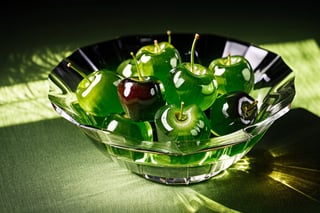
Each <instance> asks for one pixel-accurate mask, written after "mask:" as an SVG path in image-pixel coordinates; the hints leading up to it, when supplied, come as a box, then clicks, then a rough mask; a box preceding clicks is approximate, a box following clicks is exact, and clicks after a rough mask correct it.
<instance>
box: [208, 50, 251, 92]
mask: <svg viewBox="0 0 320 213" xmlns="http://www.w3.org/2000/svg"><path fill="white" fill-rule="evenodd" d="M208 67H209V69H210V70H212V71H213V72H214V75H215V77H216V79H217V82H218V93H219V94H225V93H230V92H236V91H244V92H246V93H250V91H251V90H252V89H253V87H254V72H253V69H252V67H251V65H250V63H249V61H248V60H247V59H246V58H245V57H244V56H240V55H231V56H227V57H224V58H217V59H214V60H213V61H211V63H210V64H209V66H208Z"/></svg>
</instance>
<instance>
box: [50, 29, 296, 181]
mask: <svg viewBox="0 0 320 213" xmlns="http://www.w3.org/2000/svg"><path fill="white" fill-rule="evenodd" d="M200 36H201V37H200V39H199V40H198V41H197V46H196V52H195V61H196V62H197V63H201V64H203V65H205V66H208V65H209V62H210V61H211V60H212V59H213V58H218V57H224V56H226V55H227V54H231V55H242V56H244V57H245V58H246V59H248V61H249V62H250V64H251V65H252V68H253V69H254V72H255V75H254V79H255V84H254V89H253V91H252V92H251V93H250V95H251V96H252V97H254V98H255V99H256V100H258V109H259V112H258V116H257V118H256V120H255V122H254V123H253V124H252V125H250V126H247V127H246V128H243V129H240V130H237V131H235V132H232V133H230V134H227V135H223V136H214V137H211V138H210V139H208V140H205V141H201V143H199V141H196V140H195V141H176V142H173V141H135V140H133V139H130V138H128V137H126V135H116V134H114V133H112V132H109V131H107V130H104V129H102V128H100V127H99V122H100V123H101V120H103V118H100V117H95V116H91V115H89V114H88V113H86V112H85V111H84V110H83V109H82V108H81V107H80V106H79V104H78V101H77V98H76V95H75V91H76V88H77V85H78V83H79V82H80V81H81V80H82V77H81V76H80V75H79V74H78V73H77V72H75V71H74V70H72V69H70V68H68V66H67V64H68V63H72V64H74V65H75V66H77V67H79V68H81V69H82V70H84V71H85V72H86V73H87V74H89V73H90V72H93V71H95V70H100V69H104V68H107V69H110V70H115V69H116V67H117V66H118V65H119V64H120V63H121V62H123V61H124V60H125V59H127V58H128V56H129V53H130V52H135V51H137V50H138V49H139V48H140V47H142V46H144V45H148V44H152V43H153V42H154V40H155V39H156V40H158V41H165V40H167V39H168V38H167V35H166V34H152V35H149V34H142V35H126V36H120V37H117V38H114V39H111V40H107V41H102V42H98V43H95V44H92V45H87V46H84V47H81V48H78V49H77V50H75V51H74V52H73V53H71V54H70V55H69V56H68V57H66V58H64V59H63V60H62V61H61V62H60V63H59V64H57V66H56V67H55V68H54V69H53V70H52V71H51V72H50V74H49V76H48V80H49V83H50V88H49V93H48V98H49V100H50V102H51V103H52V106H53V109H54V110H55V111H56V112H57V113H58V114H59V115H61V116H62V117H63V118H65V119H66V120H68V121H70V122H71V123H73V124H75V125H76V126H78V127H79V128H80V130H81V131H82V132H83V133H85V134H86V135H87V136H88V137H89V138H90V139H92V141H94V142H95V143H96V144H98V145H99V147H100V148H101V147H103V149H102V150H103V152H105V153H106V154H107V155H108V156H111V157H112V159H113V160H114V161H115V162H117V163H118V164H119V166H122V167H124V168H126V169H128V170H129V171H131V172H133V173H135V174H138V175H139V176H142V177H144V178H146V179H148V180H151V181H155V182H158V183H162V184H168V185H177V184H182V185H188V184H193V183H198V182H202V181H205V180H208V179H210V178H211V177H213V176H215V175H217V174H219V173H220V172H222V171H223V170H226V169H228V168H229V167H230V166H231V165H233V164H234V163H236V162H237V161H238V160H239V159H241V158H242V157H243V156H244V155H246V154H247V153H248V152H249V151H250V150H251V149H252V148H253V147H254V146H255V144H256V143H257V142H258V141H259V140H260V139H261V137H263V135H264V134H265V133H266V131H267V130H268V128H269V127H270V126H271V125H272V124H273V123H274V121H276V120H277V119H279V118H280V117H281V116H282V115H284V114H285V113H287V112H288V111H289V110H290V105H291V102H292V100H293V99H294V96H295V88H294V74H293V71H292V70H291V69H290V67H288V65H287V64H286V63H285V62H284V61H283V60H282V58H281V56H279V55H277V54H275V53H273V52H270V51H268V50H266V49H263V48H261V47H259V46H258V45H254V44H252V43H249V42H244V41H240V40H237V39H234V38H227V37H224V36H219V35H214V34H200ZM171 37H172V40H171V43H172V44H173V45H174V46H175V47H176V48H177V49H178V50H179V52H180V53H181V57H182V60H184V61H188V60H189V58H190V42H192V40H193V38H194V34H192V33H176V34H173V35H172V36H171Z"/></svg>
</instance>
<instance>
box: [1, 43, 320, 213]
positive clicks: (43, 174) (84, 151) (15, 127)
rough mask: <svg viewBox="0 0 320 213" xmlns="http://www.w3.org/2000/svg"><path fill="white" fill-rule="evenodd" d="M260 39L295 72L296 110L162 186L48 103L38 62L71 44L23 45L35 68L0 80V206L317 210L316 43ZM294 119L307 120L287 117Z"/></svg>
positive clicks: (8, 208)
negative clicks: (253, 140)
mask: <svg viewBox="0 0 320 213" xmlns="http://www.w3.org/2000/svg"><path fill="white" fill-rule="evenodd" d="M262 46H263V47H265V48H267V49H269V50H271V51H274V52H276V53H278V54H280V55H281V56H282V57H283V59H284V60H285V61H286V62H287V63H288V65H289V66H290V67H291V68H292V69H293V71H294V72H295V74H296V81H295V83H296V91H297V95H296V98H295V99H294V102H293V104H292V107H293V109H292V110H291V111H290V112H289V113H288V114H287V115H285V116H284V117H283V118H281V119H280V120H279V121H277V122H276V123H275V124H274V125H273V126H272V127H271V128H270V131H268V133H267V134H266V135H265V137H264V138H263V139H262V140H261V141H260V142H259V143H258V145H257V147H255V148H254V150H252V151H250V153H249V154H248V155H247V156H246V157H244V158H243V159H242V160H240V161H239V162H238V163H237V164H235V165H234V166H232V167H231V168H230V169H228V170H227V171H226V172H224V173H222V174H220V175H218V176H216V177H214V178H212V179H210V180H209V181H206V182H203V183H199V184H195V185H190V186H165V185H160V184H157V183H153V182H150V181H148V180H145V179H143V178H141V177H139V176H137V175H135V174H132V173H130V172H129V171H127V170H126V169H124V168H121V167H119V166H118V165H117V164H116V163H114V162H113V161H112V160H111V159H110V157H109V156H108V155H106V154H105V153H103V152H101V149H97V147H96V145H95V143H92V141H90V139H89V138H88V137H86V136H85V135H83V134H82V133H81V132H80V131H79V129H78V128H77V127H76V126H74V125H72V124H71V123H69V122H68V121H66V120H64V119H62V118H60V117H59V116H58V115H57V113H56V112H54V111H53V109H52V108H51V105H50V103H49V101H48V99H47V91H48V84H47V80H46V79H45V78H46V75H47V74H48V72H49V71H50V69H47V68H48V67H47V66H44V64H47V62H48V61H49V62H50V65H51V66H54V65H55V64H56V63H57V62H59V60H60V59H61V58H63V57H64V56H65V55H67V54H68V53H69V52H70V49H71V48H67V47H66V48H61V49H59V51H56V52H54V51H52V50H44V51H42V52H41V51H40V52H37V53H35V54H28V56H30V55H31V56H32V57H31V56H30V57H31V60H33V62H34V63H32V64H25V63H20V64H14V66H16V67H15V69H13V68H12V69H13V70H18V71H19V70H20V71H21V72H20V73H22V74H23V75H26V74H25V72H24V70H29V69H31V68H32V69H33V70H34V73H38V74H35V76H36V77H35V78H34V79H32V80H30V79H29V80H28V82H25V83H23V82H19V83H17V84H15V82H11V84H12V85H8V84H6V83H5V82H3V83H2V85H3V86H1V87H0V95H1V96H0V97H1V105H0V112H1V113H0V118H1V119H0V120H1V125H0V135H1V149H0V162H1V165H0V168H1V169H0V193H1V197H0V211H1V212H139V213H143V212H270V211H271V210H275V209H276V210H277V211H278V212H283V211H287V210H290V211H291V212H302V211H306V212H315V211H316V210H320V182H319V178H318V177H319V169H320V168H319V163H320V162H319V157H318V153H317V151H316V150H317V149H315V148H314V146H315V144H316V143H317V142H318V141H317V140H318V138H317V137H316V136H317V134H318V132H319V130H320V129H319V126H320V125H319V124H320V121H319V118H318V117H317V116H320V108H319V107H317V106H318V105H319V104H320V99H319V84H318V78H317V76H319V75H320V70H319V67H320V66H319V60H318V58H319V57H320V53H319V47H318V45H317V43H316V42H315V41H314V40H312V39H311V40H302V41H295V42H288V43H275V44H265V45H262ZM39 54H41V57H38V56H37V55H39ZM41 58H42V59H45V60H46V61H45V62H43V60H40V59H41ZM41 70H47V71H46V72H41ZM14 75H15V73H14V72H12V75H11V76H14ZM8 76H10V75H8ZM2 81H5V80H4V79H2ZM6 82H9V78H8V79H7V81H6ZM302 108H303V110H302ZM297 121H298V122H299V124H300V125H302V126H308V125H309V126H308V128H299V126H298V125H296V126H293V127H291V126H290V127H289V126H288V124H291V123H294V122H297ZM292 132H294V133H295V134H292ZM281 134H282V135H281ZM280 135H281V137H280ZM306 136H307V138H308V140H305V137H306ZM301 141H303V143H304V145H303V146H304V149H301V148H300V145H299V144H300V143H301ZM316 146H317V148H319V145H316Z"/></svg>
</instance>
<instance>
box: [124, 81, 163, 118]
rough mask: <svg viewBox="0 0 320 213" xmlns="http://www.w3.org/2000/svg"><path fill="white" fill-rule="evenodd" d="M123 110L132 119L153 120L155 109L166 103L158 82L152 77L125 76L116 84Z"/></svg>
mask: <svg viewBox="0 0 320 213" xmlns="http://www.w3.org/2000/svg"><path fill="white" fill-rule="evenodd" d="M118 95H119V98H120V103H121V105H122V108H123V110H124V112H125V113H126V114H127V116H128V117H129V118H130V119H132V120H133V121H153V120H154V115H155V112H156V111H157V109H158V108H159V107H161V106H163V105H165V104H166V102H165V100H164V99H163V96H162V93H161V88H160V82H159V80H158V79H156V78H154V77H143V79H139V78H138V77H131V78H125V79H123V80H121V81H120V83H119V85H118Z"/></svg>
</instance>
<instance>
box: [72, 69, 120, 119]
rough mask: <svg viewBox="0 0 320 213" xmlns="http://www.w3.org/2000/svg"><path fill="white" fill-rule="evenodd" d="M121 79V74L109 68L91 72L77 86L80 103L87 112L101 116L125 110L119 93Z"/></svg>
mask: <svg viewBox="0 0 320 213" xmlns="http://www.w3.org/2000/svg"><path fill="white" fill-rule="evenodd" d="M120 80H121V77H120V76H119V75H117V74H116V73H115V72H113V71H109V70H98V71H94V72H92V73H90V74H89V75H87V76H86V78H84V79H83V80H81V82H80V83H79V84H78V86H77V89H76V96H77V99H78V103H79V105H80V106H81V108H83V109H84V110H85V111H86V112H88V113H90V114H92V115H94V116H100V117H104V116H107V115H109V114H110V113H121V112H123V109H122V106H121V103H120V100H119V97H118V93H117V84H118V83H119V82H120Z"/></svg>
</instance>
